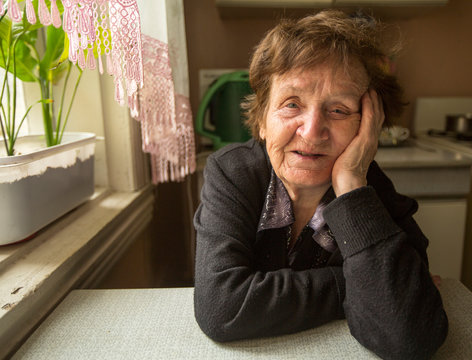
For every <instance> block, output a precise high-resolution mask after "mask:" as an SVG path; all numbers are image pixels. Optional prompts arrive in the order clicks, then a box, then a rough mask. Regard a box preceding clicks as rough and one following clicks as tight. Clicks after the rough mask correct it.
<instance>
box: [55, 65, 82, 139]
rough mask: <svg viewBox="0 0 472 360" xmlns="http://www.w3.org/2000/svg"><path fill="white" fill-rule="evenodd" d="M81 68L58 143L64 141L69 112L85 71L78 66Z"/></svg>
mask: <svg viewBox="0 0 472 360" xmlns="http://www.w3.org/2000/svg"><path fill="white" fill-rule="evenodd" d="M77 69H78V70H79V77H78V78H77V81H76V82H75V86H74V92H73V93H72V98H71V99H70V104H69V109H68V110H67V114H66V118H65V119H64V124H63V125H62V129H61V136H60V137H59V142H58V144H59V143H60V142H61V141H62V135H63V134H64V130H65V128H66V124H67V120H68V119H69V114H70V111H71V109H72V104H73V103H74V99H75V94H76V93H77V89H78V87H79V83H80V79H81V78H82V74H83V71H82V69H80V68H77Z"/></svg>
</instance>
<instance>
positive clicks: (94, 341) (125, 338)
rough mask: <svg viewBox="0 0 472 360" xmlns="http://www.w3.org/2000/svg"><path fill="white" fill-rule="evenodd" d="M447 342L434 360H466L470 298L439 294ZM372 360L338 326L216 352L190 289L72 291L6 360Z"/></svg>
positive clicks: (451, 284) (454, 288)
mask: <svg viewBox="0 0 472 360" xmlns="http://www.w3.org/2000/svg"><path fill="white" fill-rule="evenodd" d="M440 291H441V295H442V297H443V302H444V306H445V309H446V312H447V314H448V317H449V335H448V338H447V340H446V342H445V343H444V345H443V346H442V347H441V348H440V349H439V351H438V353H437V354H436V356H435V357H434V359H472V326H471V324H472V293H471V292H470V291H469V290H467V288H465V286H464V285H462V284H461V283H460V282H459V281H457V280H452V279H444V280H443V283H442V285H441V287H440ZM346 354H349V358H351V359H378V357H377V356H376V355H374V354H373V353H371V352H370V351H368V350H366V349H365V348H364V347H362V346H361V345H360V344H359V343H358V342H357V341H356V340H355V339H354V338H353V337H352V336H351V335H350V333H349V328H348V326H347V322H346V321H345V320H340V321H334V322H331V323H328V324H326V325H323V326H321V327H318V328H315V329H310V330H307V331H303V332H300V333H297V334H291V335H285V336H279V337H272V338H264V339H255V340H246V341H237V342H233V343H226V344H219V343H215V342H213V341H212V340H210V339H209V338H207V337H206V336H205V335H204V334H203V333H202V332H201V330H200V328H199V327H198V325H197V323H196V321H195V318H194V312H193V288H174V289H138V290H76V291H73V292H71V293H70V294H69V295H68V296H67V298H66V299H65V300H64V301H63V302H62V303H61V304H60V305H59V306H58V307H57V308H56V310H55V311H54V312H53V313H52V314H51V315H50V316H49V317H48V318H47V319H46V320H45V321H44V322H43V324H42V325H41V326H40V327H39V328H38V329H37V330H36V331H35V333H33V335H32V336H31V337H30V338H29V339H28V340H27V342H26V343H25V344H24V345H23V346H22V347H21V349H20V350H19V351H18V352H17V353H16V355H15V356H14V357H13V359H35V360H36V359H68V360H69V359H87V360H88V359H227V360H229V359H256V358H257V359H271V360H273V359H287V358H291V359H307V358H309V359H344V358H346Z"/></svg>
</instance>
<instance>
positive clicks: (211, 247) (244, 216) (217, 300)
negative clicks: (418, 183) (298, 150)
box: [194, 140, 448, 359]
mask: <svg viewBox="0 0 472 360" xmlns="http://www.w3.org/2000/svg"><path fill="white" fill-rule="evenodd" d="M270 174H271V165H270V161H269V159H268V156H267V153H266V151H265V148H264V147H263V146H262V145H261V144H259V143H257V142H256V141H254V140H250V141H248V142H247V143H245V144H235V145H230V146H227V147H225V148H223V149H221V150H220V151H217V152H216V153H214V154H212V155H211V156H209V157H208V160H207V165H206V168H205V171H204V185H203V189H202V192H201V204H200V206H199V208H198V210H197V212H196V214H195V219H194V223H195V228H196V231H197V248H196V266H195V298H194V301H195V316H196V319H197V322H198V324H199V325H200V327H201V329H202V330H203V331H204V332H205V333H206V334H207V335H208V336H209V337H210V338H212V339H214V340H216V341H231V340H238V339H247V338H254V337H263V336H274V335H280V334H287V333H293V332H297V331H301V330H304V329H308V328H312V327H315V326H318V325H321V324H323V323H326V322H328V321H331V320H334V319H341V318H346V319H347V322H348V325H349V328H350V331H351V333H352V335H353V336H354V337H355V338H356V339H357V340H358V341H359V342H360V343H361V344H362V345H364V346H365V347H367V348H368V349H370V350H372V351H374V352H375V353H376V354H378V355H379V356H380V357H382V358H385V359H427V358H429V357H431V356H432V354H434V353H435V351H436V350H437V349H438V348H439V347H440V346H441V344H442V343H443V342H444V340H445V338H446V335H447V326H448V325H447V324H448V323H447V317H446V314H445V312H444V309H443V306H442V301H441V297H440V294H439V292H438V290H437V289H436V287H435V286H434V284H433V282H432V280H431V277H430V274H429V271H428V261H427V256H426V247H427V245H428V240H427V239H426V238H425V236H424V235H423V233H422V232H421V230H420V229H419V227H418V225H417V224H416V223H415V221H414V220H413V218H412V215H413V213H414V212H416V210H417V203H416V202H415V201H414V200H412V199H410V198H408V197H405V196H402V195H400V194H398V193H397V192H396V191H395V189H394V187H393V184H392V183H391V181H390V180H389V179H388V178H387V177H386V176H385V174H384V173H383V172H382V171H381V170H380V168H379V167H378V166H377V164H376V163H375V162H373V163H372V165H371V167H370V169H369V173H368V179H367V180H368V186H366V187H363V188H360V189H357V190H355V191H352V192H350V193H347V194H344V195H343V196H340V197H338V198H336V199H335V200H333V201H332V202H331V203H330V204H329V205H328V207H327V208H326V209H325V211H324V217H325V219H326V222H327V224H328V226H329V228H330V229H331V231H332V233H333V234H334V236H335V239H336V242H337V244H338V248H339V250H338V254H337V257H336V256H335V255H336V254H335V255H334V256H333V258H332V259H331V260H330V262H329V263H328V266H326V267H324V268H319V269H312V268H307V269H304V270H301V271H300V270H297V271H295V270H293V269H290V268H286V267H285V268H283V267H281V268H278V269H276V270H274V271H262V270H261V269H259V268H258V266H257V264H259V263H260V261H259V260H260V259H257V256H262V255H261V253H260V252H257V253H256V252H255V250H254V249H255V247H256V245H260V244H257V242H258V241H261V239H258V238H257V236H256V232H257V226H258V222H259V217H260V214H261V211H262V206H263V203H264V199H265V195H266V192H267V187H268V184H269V180H270ZM274 244H275V242H274ZM274 246H276V245H273V244H271V243H270V241H268V242H267V247H268V248H270V247H274ZM259 247H260V246H259Z"/></svg>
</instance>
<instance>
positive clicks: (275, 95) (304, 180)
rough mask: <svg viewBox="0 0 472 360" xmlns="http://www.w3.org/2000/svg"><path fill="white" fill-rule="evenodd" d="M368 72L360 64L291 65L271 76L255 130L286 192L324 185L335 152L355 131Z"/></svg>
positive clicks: (350, 138)
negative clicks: (261, 120)
mask: <svg viewBox="0 0 472 360" xmlns="http://www.w3.org/2000/svg"><path fill="white" fill-rule="evenodd" d="M367 87H368V77H367V74H366V71H365V69H364V68H363V67H362V66H361V65H357V64H356V65H351V66H349V67H348V68H347V70H344V68H343V67H334V68H333V67H332V66H330V65H329V63H326V64H321V65H317V66H315V67H313V68H311V69H309V70H298V69H297V70H292V71H290V72H288V73H286V74H284V75H281V76H277V75H276V76H274V77H273V79H272V84H271V88H270V99H269V104H268V110H267V113H266V118H265V122H264V123H263V125H262V127H261V130H260V133H259V134H260V136H261V138H262V139H264V140H265V142H266V147H267V151H268V154H269V157H270V161H271V163H272V166H273V168H274V170H275V173H276V174H277V176H278V177H279V178H280V179H281V180H282V182H283V183H284V185H285V187H286V188H287V190H288V191H289V194H290V195H295V194H296V193H297V191H299V190H302V189H307V188H308V189H313V190H316V188H320V189H321V188H326V187H327V185H329V184H330V182H331V170H332V169H333V165H334V163H335V161H336V159H337V158H338V156H339V155H340V154H341V153H342V152H343V151H344V149H345V148H346V146H347V145H348V144H349V143H350V142H351V141H352V139H353V138H354V136H356V134H357V131H358V129H359V124H360V120H361V109H360V104H361V97H362V95H363V94H364V93H365V92H366V91H367Z"/></svg>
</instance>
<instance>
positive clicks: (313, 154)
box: [294, 150, 324, 157]
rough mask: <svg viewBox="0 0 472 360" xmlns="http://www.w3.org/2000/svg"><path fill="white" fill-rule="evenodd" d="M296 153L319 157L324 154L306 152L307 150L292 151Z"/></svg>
mask: <svg viewBox="0 0 472 360" xmlns="http://www.w3.org/2000/svg"><path fill="white" fill-rule="evenodd" d="M294 152H295V153H296V154H298V155H302V156H312V157H319V156H323V155H324V154H316V153H308V152H304V151H298V150H296V151H294Z"/></svg>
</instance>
